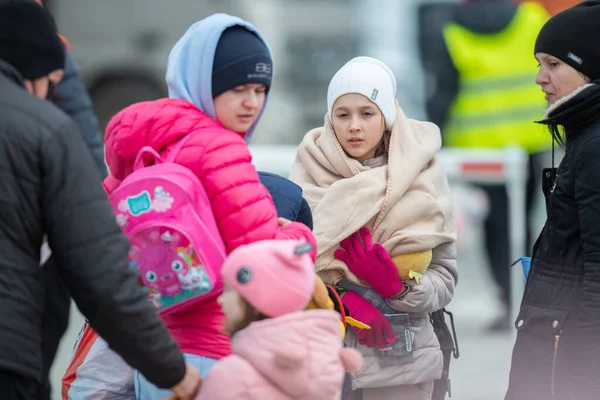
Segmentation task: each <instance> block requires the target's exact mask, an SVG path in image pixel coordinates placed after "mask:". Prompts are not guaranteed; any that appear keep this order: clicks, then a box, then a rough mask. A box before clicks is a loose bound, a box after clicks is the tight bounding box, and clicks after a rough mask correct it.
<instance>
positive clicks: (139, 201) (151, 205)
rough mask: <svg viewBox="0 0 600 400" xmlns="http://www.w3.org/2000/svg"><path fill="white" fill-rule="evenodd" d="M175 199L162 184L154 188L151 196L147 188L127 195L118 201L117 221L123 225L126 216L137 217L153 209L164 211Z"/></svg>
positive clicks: (168, 208) (125, 222)
mask: <svg viewBox="0 0 600 400" xmlns="http://www.w3.org/2000/svg"><path fill="white" fill-rule="evenodd" d="M174 201H175V199H174V198H173V197H172V196H171V194H170V193H169V192H167V191H165V189H164V188H163V187H162V186H156V187H155V188H154V194H153V196H152V195H150V193H149V192H148V191H147V190H144V191H142V192H141V193H139V194H137V195H135V196H128V197H127V198H126V199H123V200H121V201H120V202H119V204H118V206H117V209H118V210H119V212H120V214H117V223H118V224H119V226H121V227H124V226H125V225H126V224H127V219H128V217H129V216H130V215H131V216H134V217H139V216H140V215H142V214H144V213H147V212H150V211H155V212H159V213H160V212H166V211H168V210H170V209H171V207H172V206H173V202H174Z"/></svg>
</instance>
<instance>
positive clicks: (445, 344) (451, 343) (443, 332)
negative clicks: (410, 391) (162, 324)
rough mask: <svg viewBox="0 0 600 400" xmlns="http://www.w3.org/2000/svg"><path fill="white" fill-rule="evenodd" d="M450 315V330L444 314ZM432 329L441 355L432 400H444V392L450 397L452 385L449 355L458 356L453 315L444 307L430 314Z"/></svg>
mask: <svg viewBox="0 0 600 400" xmlns="http://www.w3.org/2000/svg"><path fill="white" fill-rule="evenodd" d="M446 314H447V315H448V316H449V317H450V324H451V328H452V332H450V329H448V325H447V324H446V318H445V315H446ZM430 319H431V323H432V325H433V330H434V332H435V335H436V336H437V338H438V340H439V342H440V348H441V350H442V355H443V361H444V363H443V370H442V376H441V378H440V379H438V380H436V381H435V382H434V387H433V395H432V397H431V399H432V400H444V399H445V398H446V394H448V396H449V397H452V387H451V383H450V360H451V357H454V358H458V357H460V352H459V350H458V339H457V337H456V328H455V326H454V315H453V314H452V313H451V312H449V311H447V310H446V309H445V308H443V309H441V310H438V311H436V312H433V313H431V314H430Z"/></svg>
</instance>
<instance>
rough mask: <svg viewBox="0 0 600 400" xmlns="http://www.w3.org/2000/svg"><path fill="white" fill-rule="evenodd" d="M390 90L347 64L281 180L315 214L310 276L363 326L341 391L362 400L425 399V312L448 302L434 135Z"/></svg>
mask: <svg viewBox="0 0 600 400" xmlns="http://www.w3.org/2000/svg"><path fill="white" fill-rule="evenodd" d="M395 95H396V79H395V77H394V74H393V73H392V71H391V70H390V69H389V68H388V67H387V66H386V65H385V64H384V63H383V62H381V61H379V60H377V59H374V58H370V57H357V58H354V59H352V60H350V61H349V62H348V63H347V64H345V65H344V66H343V67H342V68H341V69H340V70H339V71H338V72H337V73H336V74H335V76H334V77H333V79H332V80H331V83H330V84H329V89H328V92H327V107H328V110H327V114H326V116H325V123H324V126H323V127H320V128H317V129H313V130H312V131H310V132H308V134H307V135H306V136H305V137H304V140H303V141H302V143H301V145H300V147H299V150H298V155H297V158H296V161H295V163H294V166H293V168H292V173H291V176H290V179H291V180H293V181H294V182H296V183H297V184H299V185H300V186H301V187H302V189H303V195H304V197H305V198H306V200H307V201H308V203H309V205H310V207H311V209H312V212H313V223H314V232H313V233H314V235H315V237H316V239H317V242H318V258H317V261H316V268H317V271H318V273H319V275H320V276H321V278H322V279H323V280H324V281H325V283H327V284H330V285H336V286H338V287H340V288H341V289H342V290H345V293H344V294H343V297H342V302H343V303H344V304H345V305H346V306H347V307H348V309H349V310H350V314H351V315H352V316H353V317H354V318H356V319H358V320H360V321H362V322H364V323H366V324H368V325H369V326H370V327H371V329H362V330H361V329H358V328H353V331H350V332H348V335H346V338H345V342H346V345H347V346H349V347H356V348H358V349H359V350H360V352H361V353H362V354H363V356H364V358H365V365H364V367H363V368H362V369H361V370H360V371H359V372H358V373H356V374H354V375H353V376H352V388H353V389H354V391H353V393H352V395H351V396H352V398H355V399H363V400H370V399H378V400H386V399H411V400H413V399H417V400H420V399H431V396H432V392H433V387H434V381H435V380H437V379H439V378H440V376H441V374H442V366H443V360H442V353H441V351H440V347H439V343H438V340H437V338H436V335H435V333H434V331H433V327H432V325H431V322H430V319H429V315H428V314H429V313H431V312H434V311H437V310H440V309H442V308H443V307H445V306H446V305H447V304H448V303H449V302H450V300H451V299H452V296H453V293H454V286H455V283H456V280H457V269H456V260H455V258H456V248H455V236H456V235H455V228H454V221H453V217H452V199H451V195H450V190H449V187H448V182H447V179H446V176H445V174H444V172H443V170H442V168H441V165H440V162H439V161H438V160H437V158H436V153H437V152H438V150H439V149H440V146H441V135H440V131H439V129H438V127H437V126H435V125H434V124H432V123H429V122H421V121H415V120H412V119H409V118H407V117H406V115H405V114H404V112H403V111H402V109H401V108H400V107H399V105H398V103H397V101H396V100H395Z"/></svg>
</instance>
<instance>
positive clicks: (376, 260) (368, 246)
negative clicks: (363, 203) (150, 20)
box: [334, 228, 404, 299]
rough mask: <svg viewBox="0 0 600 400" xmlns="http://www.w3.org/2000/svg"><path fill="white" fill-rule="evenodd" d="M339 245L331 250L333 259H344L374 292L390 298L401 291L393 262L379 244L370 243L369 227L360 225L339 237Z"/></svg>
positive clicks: (400, 282)
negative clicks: (341, 238)
mask: <svg viewBox="0 0 600 400" xmlns="http://www.w3.org/2000/svg"><path fill="white" fill-rule="evenodd" d="M361 236H362V241H363V242H364V246H363V244H362V242H361ZM340 247H341V249H337V250H336V251H335V253H334V256H335V258H337V259H338V260H340V261H343V262H345V263H346V265H347V266H348V268H349V269H350V271H352V273H354V275H356V276H358V277H359V278H360V279H362V280H363V281H365V282H367V283H368V284H369V285H370V286H371V287H372V288H373V289H375V291H376V292H377V293H379V294H380V295H382V296H383V297H384V298H386V299H389V298H392V297H394V296H396V295H398V294H399V293H401V292H402V289H403V288H404V284H403V283H402V280H401V279H400V275H399V274H398V270H397V269H396V265H395V264H394V262H393V261H392V258H391V257H390V255H389V254H388V253H387V251H385V249H384V248H383V246H382V245H381V244H379V243H375V244H373V240H372V238H371V232H370V231H369V229H367V228H360V230H359V231H358V232H354V233H353V234H352V235H350V237H348V238H346V239H344V240H342V243H340ZM342 249H343V250H342Z"/></svg>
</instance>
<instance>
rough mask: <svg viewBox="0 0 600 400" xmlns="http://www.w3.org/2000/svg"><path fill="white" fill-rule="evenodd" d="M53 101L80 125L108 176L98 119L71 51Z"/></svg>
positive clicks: (98, 166) (85, 138) (101, 167)
mask: <svg viewBox="0 0 600 400" xmlns="http://www.w3.org/2000/svg"><path fill="white" fill-rule="evenodd" d="M53 101H54V103H55V104H56V106H57V107H58V108H60V109H61V110H63V111H64V112H65V113H66V114H67V115H68V116H69V117H71V118H72V119H73V121H75V123H76V124H77V125H78V127H79V131H80V133H81V136H82V137H83V140H84V141H85V144H86V145H87V147H88V149H89V151H90V153H91V154H92V158H93V159H94V162H95V163H96V167H97V168H98V171H100V174H101V175H102V178H104V177H106V175H107V169H106V164H105V163H104V143H103V140H102V135H101V134H100V128H99V127H98V120H97V119H96V116H95V115H94V109H93V107H92V100H91V99H90V96H89V95H88V93H87V90H86V88H85V86H83V83H82V82H81V78H80V76H79V72H78V71H77V66H76V65H75V60H73V57H72V56H71V54H70V53H67V58H66V61H65V76H64V77H63V80H62V81H61V82H60V83H59V84H58V85H57V86H56V89H55V91H54V96H53Z"/></svg>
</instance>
